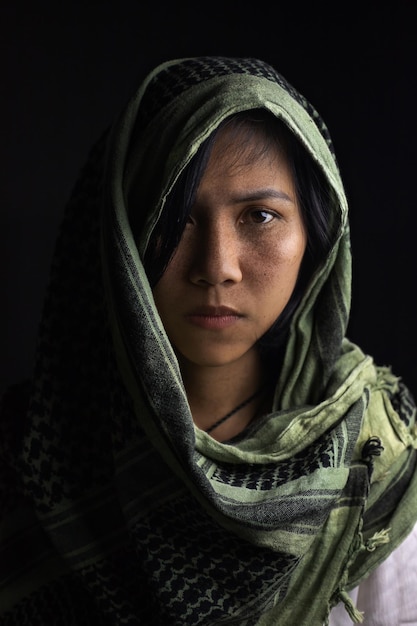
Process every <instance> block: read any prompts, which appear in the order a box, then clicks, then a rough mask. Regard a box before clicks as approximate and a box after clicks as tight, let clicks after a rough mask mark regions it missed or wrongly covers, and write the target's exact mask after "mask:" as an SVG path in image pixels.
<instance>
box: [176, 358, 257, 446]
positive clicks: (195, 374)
mask: <svg viewBox="0 0 417 626" xmlns="http://www.w3.org/2000/svg"><path fill="white" fill-rule="evenodd" d="M180 365H181V371H182V375H183V380H184V385H185V389H186V391H187V396H188V401H189V404H190V407H191V413H192V415H193V420H194V423H195V424H196V425H197V426H198V427H199V428H201V429H202V430H206V431H207V430H208V429H209V428H211V427H212V426H213V425H214V424H215V423H216V422H217V421H218V420H220V419H221V418H223V417H224V416H226V415H228V414H229V413H232V415H230V417H228V418H227V419H226V420H225V421H224V422H223V423H222V424H220V425H219V426H217V427H216V428H214V429H213V430H212V431H211V432H210V434H211V436H212V437H213V438H215V439H217V440H219V441H225V440H227V439H231V438H232V437H235V436H236V435H237V434H239V433H240V432H241V431H242V430H244V428H246V426H247V425H248V424H249V423H250V422H251V421H252V419H253V418H254V417H255V416H256V415H257V411H258V409H259V408H260V405H261V403H262V402H264V401H265V394H264V393H260V394H259V395H256V396H255V397H253V399H251V400H250V401H249V402H248V403H247V404H246V405H245V406H243V407H242V408H240V409H239V410H237V411H236V412H233V411H234V409H236V408H237V407H239V406H240V405H241V404H242V403H244V402H245V401H246V400H248V399H250V398H252V396H253V395H254V394H256V392H258V390H261V389H262V388H263V386H264V372H263V368H262V364H261V360H260V357H259V354H258V353H257V352H255V351H254V352H253V354H249V353H248V354H247V355H245V358H244V359H240V360H239V361H235V362H233V363H229V364H227V365H224V366H218V367H207V366H198V365H195V364H194V363H190V362H188V361H185V360H184V359H181V358H180Z"/></svg>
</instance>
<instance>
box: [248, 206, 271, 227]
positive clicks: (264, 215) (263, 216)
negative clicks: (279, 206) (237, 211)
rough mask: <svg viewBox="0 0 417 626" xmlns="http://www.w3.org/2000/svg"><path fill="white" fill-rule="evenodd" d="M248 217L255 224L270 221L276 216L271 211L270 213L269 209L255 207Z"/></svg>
mask: <svg viewBox="0 0 417 626" xmlns="http://www.w3.org/2000/svg"><path fill="white" fill-rule="evenodd" d="M250 217H251V220H252V221H253V222H255V223H256V224H268V222H271V221H272V220H273V219H274V218H275V217H276V216H275V215H274V214H273V213H270V211H264V210H262V209H257V210H255V211H251V213H250Z"/></svg>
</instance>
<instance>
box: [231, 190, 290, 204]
mask: <svg viewBox="0 0 417 626" xmlns="http://www.w3.org/2000/svg"><path fill="white" fill-rule="evenodd" d="M266 198H277V199H278V200H285V201H286V202H294V200H293V199H292V198H291V197H290V196H289V195H288V194H286V193H285V192H284V191H281V190H279V189H274V188H272V187H266V188H265V189H255V190H253V191H251V190H249V191H245V192H243V193H242V194H236V195H235V196H234V198H233V201H234V202H253V201H255V200H264V199H266Z"/></svg>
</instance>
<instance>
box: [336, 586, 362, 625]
mask: <svg viewBox="0 0 417 626" xmlns="http://www.w3.org/2000/svg"><path fill="white" fill-rule="evenodd" d="M339 597H340V600H341V601H342V602H343V604H344V605H345V609H346V612H347V613H348V615H349V617H350V619H351V620H352V622H353V623H354V624H362V622H363V619H364V612H363V611H359V609H357V608H356V606H355V605H354V603H353V600H352V598H351V597H350V595H349V594H348V592H347V591H341V592H340V595H339Z"/></svg>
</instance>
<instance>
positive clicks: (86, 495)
mask: <svg viewBox="0 0 417 626" xmlns="http://www.w3.org/2000/svg"><path fill="white" fill-rule="evenodd" d="M350 282H351V268H350V245H349V227H348V216H347V202H346V197H345V194H344V190H343V185H342V182H341V178H340V174H339V170H338V167H337V163H336V160H335V156H334V154H333V149H332V144H331V140H330V138H329V134H328V132H327V129H326V127H325V125H324V123H323V122H322V120H321V118H320V117H319V116H318V114H317V113H316V111H315V110H314V109H313V107H312V106H311V105H310V104H309V103H308V102H307V101H306V100H305V99H304V97H303V96H301V95H300V94H299V93H297V92H296V91H295V90H294V88H293V87H292V86H291V85H289V84H288V82H287V81H286V80H285V79H284V78H283V77H282V76H281V75H280V74H278V73H277V72H276V71H275V70H274V69H273V68H272V67H270V66H269V65H268V64H266V63H263V62H262V61H259V60H256V59H229V58H218V57H202V58H189V59H182V60H175V61H170V62H168V63H165V64H163V65H161V66H159V67H157V68H156V69H155V70H154V71H153V72H152V73H151V74H150V75H149V76H148V77H147V78H146V79H145V80H144V82H143V83H142V84H141V85H140V87H139V90H138V92H137V93H136V94H135V95H134V97H133V98H132V100H131V102H130V103H129V104H128V106H127V107H126V109H125V111H123V113H122V115H121V116H120V118H119V119H118V120H117V121H116V122H115V124H114V125H113V126H112V128H111V129H110V131H109V132H107V133H106V134H105V135H104V136H103V138H102V139H101V141H100V142H99V143H98V144H97V145H96V146H95V148H94V150H93V151H92V153H91V155H90V158H89V160H88V163H87V165H86V167H85V169H84V171H83V172H82V174H81V177H80V181H79V183H78V185H77V186H76V188H75V190H74V194H73V197H72V199H71V201H70V203H69V206H68V210H67V213H66V217H65V220H64V223H63V227H62V233H61V236H60V238H59V241H58V245H57V250H56V255H55V260H54V264H53V267H52V276H51V283H50V289H49V295H48V298H47V301H46V304H45V311H44V316H43V322H42V325H41V329H40V336H39V348H38V359H37V364H36V368H35V372H34V375H33V380H32V381H31V384H30V389H29V392H28V406H27V407H23V406H22V407H21V409H20V411H19V407H18V406H17V404H18V402H17V401H16V392H15V393H14V395H13V392H12V391H11V392H10V393H9V394H8V396H7V397H6V399H5V403H4V411H3V412H4V417H3V420H2V427H3V430H4V434H3V437H2V439H1V441H2V451H1V459H2V482H3V485H4V489H3V494H4V496H3V501H2V509H1V510H2V512H3V518H4V523H3V527H2V528H3V537H2V543H1V544H0V549H1V550H2V552H1V553H0V556H1V558H0V584H1V585H2V586H1V587H0V598H1V602H0V606H1V611H2V613H1V617H0V624H2V626H3V625H11V624H19V625H20V624H23V623H25V624H30V625H31V626H32V625H35V624H36V625H37V624H42V625H45V626H46V625H47V624H48V625H49V624H51V623H59V624H62V625H63V626H64V625H66V624H68V625H69V624H71V625H81V624H94V625H97V624H103V625H105V624H114V625H116V624H117V625H119V624H129V625H136V624H146V625H155V626H162V625H163V626H169V625H171V624H172V625H178V626H179V625H181V626H183V625H187V626H188V625H190V626H191V625H215V624H216V625H217V624H219V625H220V624H238V625H239V626H246V625H247V626H249V625H251V626H252V625H253V626H254V625H269V624H270V625H274V626H278V625H280V624H283V625H284V624H285V625H286V626H288V625H291V626H292V625H294V626H295V625H297V626H303V625H305V626H322V625H324V624H331V625H332V626H339V625H340V624H350V623H352V621H353V622H360V621H362V620H363V623H365V624H369V625H370V624H374V623H376V619H380V615H379V614H380V613H381V611H380V606H379V605H380V602H379V601H376V602H374V603H373V604H372V602H369V599H367V597H366V594H365V595H364V594H363V590H364V589H365V590H369V589H373V592H374V593H375V596H374V597H375V598H377V599H378V598H379V596H378V593H379V592H380V591H381V592H382V594H383V595H382V597H384V594H389V593H392V594H393V597H392V600H393V602H392V606H391V607H390V609H389V610H390V611H391V612H390V613H389V612H388V611H385V613H382V615H383V617H384V618H385V620H386V621H385V622H382V621H378V624H380V623H381V624H382V623H384V624H386V625H387V626H388V624H389V626H392V625H393V624H394V623H395V624H401V623H402V622H404V623H406V622H407V623H413V620H414V622H416V621H417V604H416V601H415V599H414V597H415V594H414V595H413V593H412V592H411V591H410V590H411V589H412V588H413V587H412V585H413V579H412V576H415V572H416V560H415V548H414V560H413V558H412V557H411V558H410V546H411V547H412V546H415V532H413V527H414V525H415V524H416V518H417V507H416V496H417V494H416V489H417V478H416V472H415V466H416V447H417V443H416V442H417V440H416V426H415V417H416V408H415V404H414V401H413V398H412V396H411V394H410V392H409V391H408V390H407V388H406V387H405V386H404V385H403V383H402V382H401V380H400V379H399V378H398V377H396V376H395V375H394V374H393V373H392V372H391V371H390V369H389V368H387V367H380V366H377V365H375V364H374V362H373V360H372V358H371V357H370V356H368V355H366V354H364V353H363V352H362V350H361V349H360V348H359V347H358V346H356V345H354V344H353V343H352V342H351V341H349V339H348V338H347V337H346V327H347V322H348V318H349V306H350ZM19 393H20V395H19V399H20V400H21V401H22V398H23V395H21V394H22V393H23V391H20V390H19ZM21 404H22V402H21ZM404 553H407V556H408V561H407V562H406V565H405V566H404V567H403V568H402V569H401V575H400V576H397V577H396V583H395V587H394V586H393V583H392V580H391V581H390V582H389V587H387V585H386V582H385V583H384V581H386V578H384V576H386V574H387V572H391V571H394V569H395V567H398V563H401V560H400V559H402V558H403V555H404ZM384 584H385V586H384ZM401 594H402V596H401ZM400 597H402V600H401V601H398V598H400ZM404 598H405V599H404ZM356 600H357V603H358V605H357V607H356V606H355V604H354V601H356ZM333 607H335V608H334V609H333ZM342 608H343V611H342V610H341V609H342ZM362 608H363V609H364V613H363V612H362V611H361V609H362ZM372 620H374V621H372ZM387 620H388V621H387ZM407 620H408V621H407Z"/></svg>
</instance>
